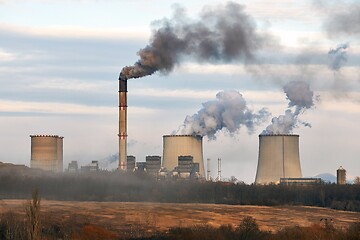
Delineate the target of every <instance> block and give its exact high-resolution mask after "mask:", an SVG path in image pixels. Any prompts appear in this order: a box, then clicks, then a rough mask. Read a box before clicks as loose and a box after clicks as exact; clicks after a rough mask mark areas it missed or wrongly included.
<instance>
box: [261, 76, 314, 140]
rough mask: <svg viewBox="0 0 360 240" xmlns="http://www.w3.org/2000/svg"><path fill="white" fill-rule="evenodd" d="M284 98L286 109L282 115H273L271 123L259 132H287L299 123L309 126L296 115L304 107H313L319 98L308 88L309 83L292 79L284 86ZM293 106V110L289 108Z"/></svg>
mask: <svg viewBox="0 0 360 240" xmlns="http://www.w3.org/2000/svg"><path fill="white" fill-rule="evenodd" d="M284 92H285V94H286V99H288V100H289V105H288V109H287V110H285V114H284V115H280V116H279V117H274V118H273V119H272V120H271V124H270V125H269V126H267V127H266V129H265V130H264V131H263V132H262V133H261V134H263V135H265V134H288V133H292V131H293V129H294V128H296V127H298V126H299V124H301V125H304V126H305V127H311V125H310V124H309V123H307V122H304V121H301V120H300V119H299V118H298V117H299V115H300V114H302V113H303V112H304V111H305V110H306V109H310V108H313V107H314V106H315V102H316V101H318V100H319V96H314V92H313V91H312V90H311V89H310V85H309V84H308V83H306V82H303V81H292V82H289V83H287V84H286V85H285V86H284ZM292 107H295V111H294V112H293V111H292V110H291V108H292Z"/></svg>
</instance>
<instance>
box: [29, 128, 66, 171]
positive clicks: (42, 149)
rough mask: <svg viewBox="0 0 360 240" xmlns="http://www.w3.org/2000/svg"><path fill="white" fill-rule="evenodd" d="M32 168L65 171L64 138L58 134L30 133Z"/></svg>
mask: <svg viewBox="0 0 360 240" xmlns="http://www.w3.org/2000/svg"><path fill="white" fill-rule="evenodd" d="M30 137H31V160H30V165H31V168H39V169H43V170H47V171H52V172H62V171H63V138H64V137H61V136H58V135H30Z"/></svg>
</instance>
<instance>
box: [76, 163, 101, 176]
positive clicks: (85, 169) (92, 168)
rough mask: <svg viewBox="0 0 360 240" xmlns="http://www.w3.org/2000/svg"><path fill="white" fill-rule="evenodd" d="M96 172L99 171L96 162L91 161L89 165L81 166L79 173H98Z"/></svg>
mask: <svg viewBox="0 0 360 240" xmlns="http://www.w3.org/2000/svg"><path fill="white" fill-rule="evenodd" d="M98 171H99V162H98V161H91V163H90V164H89V165H86V166H81V168H80V172H81V173H89V172H98Z"/></svg>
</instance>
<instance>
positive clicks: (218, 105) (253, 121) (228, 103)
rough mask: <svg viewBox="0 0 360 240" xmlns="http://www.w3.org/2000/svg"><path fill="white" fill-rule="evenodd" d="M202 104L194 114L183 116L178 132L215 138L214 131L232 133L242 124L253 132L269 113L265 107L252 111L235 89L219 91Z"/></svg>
mask: <svg viewBox="0 0 360 240" xmlns="http://www.w3.org/2000/svg"><path fill="white" fill-rule="evenodd" d="M202 105H203V108H202V109H200V110H199V111H198V112H197V113H196V114H194V115H192V116H187V117H186V118H185V121H184V124H183V125H182V126H181V127H180V130H178V133H179V132H180V133H181V134H190V135H201V136H207V137H208V138H209V139H216V133H218V132H220V131H227V132H228V133H230V135H232V134H234V133H236V132H237V131H238V130H239V129H240V127H242V126H245V127H246V128H247V129H248V132H249V133H253V132H254V128H255V126H257V125H260V124H261V123H263V122H264V121H266V120H267V119H268V117H269V115H270V114H269V112H268V111H267V110H266V109H265V108H263V109H261V110H260V111H258V112H257V113H254V112H253V111H252V110H250V109H249V108H248V107H247V105H246V101H245V99H244V98H243V96H242V95H241V94H240V93H239V92H238V91H235V90H229V91H222V92H219V93H217V94H216V100H213V101H208V102H205V103H203V104H202Z"/></svg>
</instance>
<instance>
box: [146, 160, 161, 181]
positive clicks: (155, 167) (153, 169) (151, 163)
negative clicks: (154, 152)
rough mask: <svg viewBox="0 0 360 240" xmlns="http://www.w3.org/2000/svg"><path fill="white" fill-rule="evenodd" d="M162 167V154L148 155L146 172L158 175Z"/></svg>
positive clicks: (154, 175)
mask: <svg viewBox="0 0 360 240" xmlns="http://www.w3.org/2000/svg"><path fill="white" fill-rule="evenodd" d="M160 168H161V157H160V156H146V172H147V173H148V174H149V175H151V176H153V177H158V175H159V171H160Z"/></svg>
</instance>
